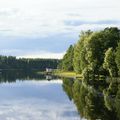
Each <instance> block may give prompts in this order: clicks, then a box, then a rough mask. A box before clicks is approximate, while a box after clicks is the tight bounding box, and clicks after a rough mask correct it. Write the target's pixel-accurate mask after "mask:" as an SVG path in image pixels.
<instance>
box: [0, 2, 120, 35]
mask: <svg viewBox="0 0 120 120" xmlns="http://www.w3.org/2000/svg"><path fill="white" fill-rule="evenodd" d="M119 11H120V1H119V0H114V1H113V0H106V1H105V0H91V1H88V0H4V1H3V0H0V33H2V35H9V36H11V35H13V36H41V37H42V36H43V37H44V36H48V35H53V34H56V33H64V32H65V33H66V32H70V31H71V30H68V29H67V26H66V25H65V24H64V21H65V20H87V21H97V20H109V19H110V20H112V19H114V20H120V16H119ZM76 14H77V15H76ZM95 27H96V28H97V25H96V26H95ZM72 28H73V29H74V28H75V26H72ZM2 30H3V31H2ZM7 30H8V31H7ZM79 31H80V30H79Z"/></svg>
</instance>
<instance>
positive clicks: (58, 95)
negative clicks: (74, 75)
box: [0, 71, 80, 120]
mask: <svg viewBox="0 0 120 120" xmlns="http://www.w3.org/2000/svg"><path fill="white" fill-rule="evenodd" d="M47 78H48V77H47ZM0 81H1V84H0V120H80V117H79V115H78V113H77V110H76V108H75V106H74V104H73V103H72V102H70V101H69V99H68V98H67V96H66V94H65V93H64V92H63V89H62V81H61V80H59V79H53V78H52V80H51V81H48V80H46V76H45V75H37V74H35V73H30V72H29V73H28V72H23V71H21V72H20V71H17V72H15V71H14V72H13V71H11V72H10V71H9V72H5V71H4V72H2V74H1V75H0Z"/></svg>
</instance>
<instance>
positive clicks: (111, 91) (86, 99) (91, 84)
mask: <svg viewBox="0 0 120 120" xmlns="http://www.w3.org/2000/svg"><path fill="white" fill-rule="evenodd" d="M119 81H120V80H119V78H107V80H106V79H101V80H100V79H94V80H93V79H89V80H86V79H85V80H77V79H76V80H72V79H71V80H70V79H67V78H65V79H63V85H62V86H63V89H64V91H65V92H66V94H67V95H68V97H69V99H70V100H73V101H74V103H75V105H76V107H77V110H78V112H79V114H80V116H81V117H84V118H86V119H88V120H96V119H97V120H120V84H119Z"/></svg>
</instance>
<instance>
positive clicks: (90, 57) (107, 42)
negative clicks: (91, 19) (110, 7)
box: [58, 27, 120, 77]
mask: <svg viewBox="0 0 120 120" xmlns="http://www.w3.org/2000/svg"><path fill="white" fill-rule="evenodd" d="M58 67H59V69H61V70H63V71H75V72H76V73H80V74H84V73H87V72H88V73H93V74H95V75H108V76H111V77H116V76H118V74H120V30H119V29H118V28H117V27H110V28H105V29H104V30H100V31H91V30H88V31H82V32H81V33H80V37H79V40H78V42H77V43H76V44H74V45H70V47H69V48H68V50H67V51H66V54H65V55H64V57H63V59H62V60H61V61H60V63H59V66H58Z"/></svg>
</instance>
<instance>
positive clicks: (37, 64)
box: [0, 56, 59, 71]
mask: <svg viewBox="0 0 120 120" xmlns="http://www.w3.org/2000/svg"><path fill="white" fill-rule="evenodd" d="M58 63H59V60H57V59H24V58H20V59H17V58H16V57H13V56H8V57H7V56H0V69H23V70H41V71H44V70H45V69H46V68H47V67H48V68H54V69H56V68H57V65H58Z"/></svg>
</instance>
